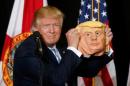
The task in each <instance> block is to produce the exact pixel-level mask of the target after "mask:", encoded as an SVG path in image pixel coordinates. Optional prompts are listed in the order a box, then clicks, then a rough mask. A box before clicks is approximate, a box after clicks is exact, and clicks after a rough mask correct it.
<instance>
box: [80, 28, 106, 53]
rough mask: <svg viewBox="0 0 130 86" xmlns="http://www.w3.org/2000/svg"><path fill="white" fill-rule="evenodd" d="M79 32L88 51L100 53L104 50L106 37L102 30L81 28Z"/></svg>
mask: <svg viewBox="0 0 130 86" xmlns="http://www.w3.org/2000/svg"><path fill="white" fill-rule="evenodd" d="M81 32H82V33H81V34H82V36H81V38H82V39H83V40H84V41H85V43H86V44H87V45H88V47H89V49H91V50H94V51H102V50H103V49H104V48H105V44H106V37H105V32H104V29H102V28H91V27H83V28H82V29H81Z"/></svg>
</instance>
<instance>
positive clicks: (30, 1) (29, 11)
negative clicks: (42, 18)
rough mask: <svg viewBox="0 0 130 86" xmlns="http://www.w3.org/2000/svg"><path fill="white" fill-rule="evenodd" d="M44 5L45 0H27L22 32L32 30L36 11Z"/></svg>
mask: <svg viewBox="0 0 130 86" xmlns="http://www.w3.org/2000/svg"><path fill="white" fill-rule="evenodd" d="M42 6H43V0H25V2H24V14H23V23H22V32H28V31H30V28H31V24H32V20H33V16H34V12H35V11H36V10H37V9H39V8H40V7H42Z"/></svg>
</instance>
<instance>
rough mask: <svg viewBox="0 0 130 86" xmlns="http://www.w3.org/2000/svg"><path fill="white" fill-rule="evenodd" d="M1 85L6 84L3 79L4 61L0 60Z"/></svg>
mask: <svg viewBox="0 0 130 86" xmlns="http://www.w3.org/2000/svg"><path fill="white" fill-rule="evenodd" d="M0 86H6V85H5V82H4V80H3V71H2V61H0Z"/></svg>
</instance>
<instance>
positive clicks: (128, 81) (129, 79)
mask: <svg viewBox="0 0 130 86" xmlns="http://www.w3.org/2000/svg"><path fill="white" fill-rule="evenodd" d="M127 86H130V64H129V72H128V79H127Z"/></svg>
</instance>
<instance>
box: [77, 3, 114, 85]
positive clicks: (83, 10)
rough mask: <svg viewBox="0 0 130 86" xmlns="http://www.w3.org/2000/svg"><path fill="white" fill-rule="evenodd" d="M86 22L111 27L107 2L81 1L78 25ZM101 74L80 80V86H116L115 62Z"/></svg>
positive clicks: (108, 65)
mask: <svg viewBox="0 0 130 86" xmlns="http://www.w3.org/2000/svg"><path fill="white" fill-rule="evenodd" d="M85 21H100V22H102V23H105V24H107V25H109V24H108V23H109V21H108V16H107V4H106V1H105V0H81V7H80V10H79V18H78V24H79V23H82V22H85ZM100 73H101V75H100V77H99V76H96V77H93V78H82V79H81V77H80V79H78V86H116V72H115V65H114V61H113V60H112V61H111V62H109V63H108V64H107V65H106V67H105V68H103V69H102V70H101V72H100ZM81 80H83V81H81ZM83 83H84V85H83Z"/></svg>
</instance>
